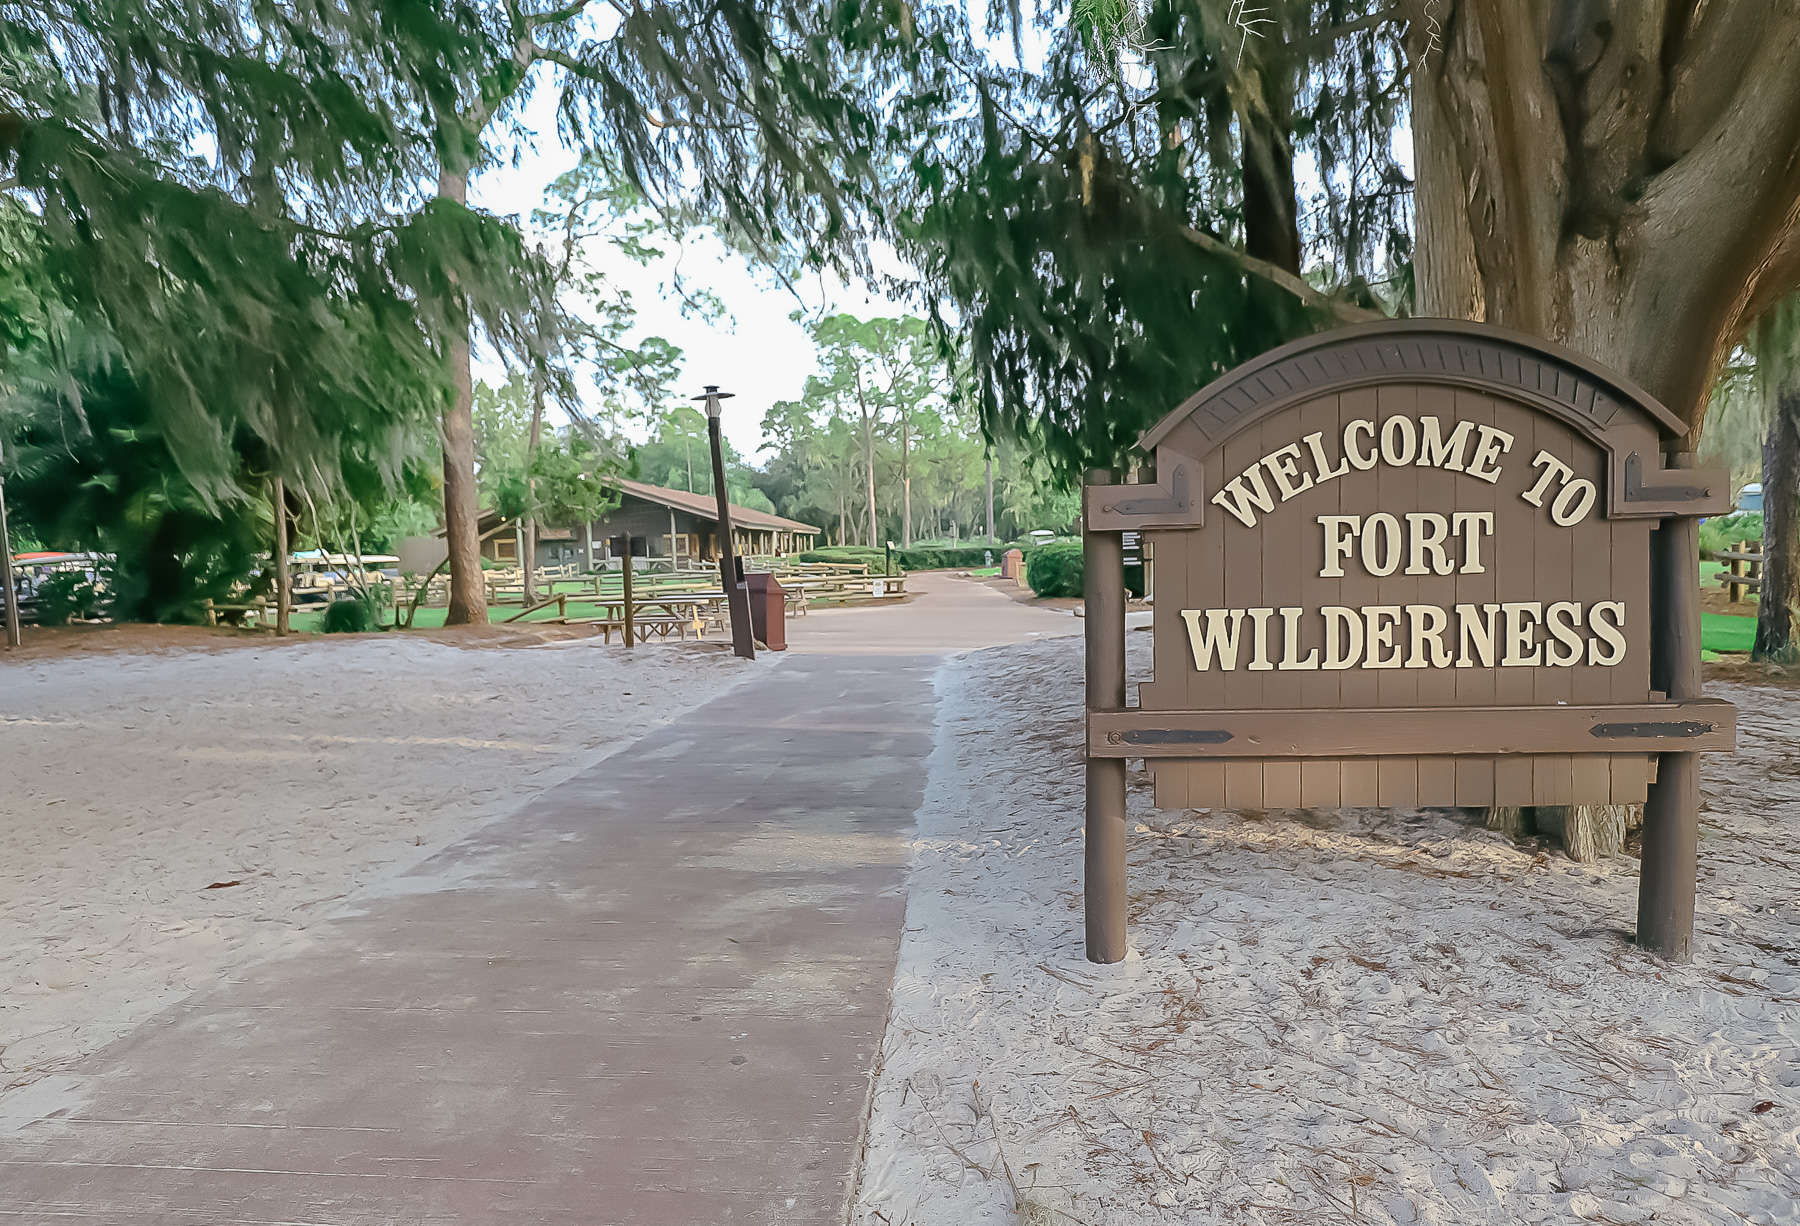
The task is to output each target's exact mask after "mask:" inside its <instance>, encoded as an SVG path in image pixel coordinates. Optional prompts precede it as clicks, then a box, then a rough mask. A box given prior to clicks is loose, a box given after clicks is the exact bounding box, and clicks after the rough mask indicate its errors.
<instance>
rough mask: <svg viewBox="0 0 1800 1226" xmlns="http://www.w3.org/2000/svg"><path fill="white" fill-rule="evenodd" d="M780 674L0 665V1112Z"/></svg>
mask: <svg viewBox="0 0 1800 1226" xmlns="http://www.w3.org/2000/svg"><path fill="white" fill-rule="evenodd" d="M470 641H472V642H494V641H500V642H507V641H517V638H516V637H515V638H514V639H511V640H509V639H507V638H504V637H501V636H498V635H497V634H489V635H486V636H480V637H477V638H475V639H471V640H470ZM526 641H529V639H527V640H526ZM96 642H97V643H105V644H111V643H112V642H113V640H111V639H102V640H96ZM774 661H775V657H771V656H767V655H765V656H764V657H762V659H761V660H759V661H758V662H757V663H756V664H751V665H745V664H743V663H741V662H739V661H737V660H736V659H734V658H733V657H732V656H731V655H730V654H729V652H728V651H727V650H725V649H722V648H720V647H718V646H716V645H709V646H698V645H694V644H683V645H674V644H670V645H656V646H649V647H642V648H639V649H637V650H636V651H633V652H631V653H626V652H625V651H623V650H622V649H621V648H620V647H619V646H618V645H617V644H614V645H613V646H611V647H607V646H604V645H602V644H601V643H600V641H599V640H598V639H576V640H573V641H564V642H553V643H547V644H544V645H541V646H531V647H518V646H479V647H466V646H453V645H450V644H448V643H446V642H442V641H431V640H428V639H422V638H415V637H412V636H407V637H404V638H402V637H399V636H391V635H390V636H376V637H360V638H355V639H340V640H333V639H323V640H317V639H315V640H312V641H309V642H300V643H292V644H282V645H276V644H273V643H267V644H266V645H252V646H241V645H240V646H235V647H233V648H232V649H231V650H176V651H163V652H144V651H130V650H118V649H116V648H115V649H107V650H100V651H78V652H75V653H73V654H70V653H66V652H63V653H51V654H43V653H40V654H38V655H36V656H35V657H34V656H28V657H27V658H26V659H24V660H23V661H18V662H7V663H0V1093H3V1092H4V1091H5V1090H7V1089H11V1088H16V1087H18V1086H20V1085H23V1084H25V1083H27V1082H30V1081H33V1080H35V1079H37V1078H38V1077H40V1076H43V1075H44V1074H46V1073H48V1072H51V1071H54V1070H55V1069H57V1068H59V1067H61V1066H63V1065H65V1064H67V1063H68V1062H69V1061H71V1060H73V1059H74V1058H76V1057H79V1056H80V1055H82V1054H83V1053H85V1052H88V1051H92V1050H94V1049H95V1048H97V1047H99V1046H101V1045H103V1044H105V1043H106V1042H108V1041H110V1040H111V1039H113V1038H114V1037H116V1036H118V1035H119V1034H121V1033H123V1032H124V1031H126V1030H128V1029H130V1028H131V1027H132V1026H133V1025H135V1024H136V1023H137V1022H139V1021H141V1020H142V1019H143V1018H145V1017H147V1016H149V1015H150V1014H152V1013H154V1012H156V1011H157V1010H158V1009H159V1008H161V1007H162V1006H163V1005H165V1004H167V1003H168V1002H169V1001H171V1000H173V999H175V998H177V997H179V996H181V995H183V994H185V993H186V992H187V991H188V990H189V989H190V988H191V987H193V986H195V985H196V984H199V983H202V982H205V981H207V980H209V979H212V978H215V977H216V976H218V975H219V974H220V973H221V972H222V971H224V970H225V969H227V968H229V967H230V966H232V965H234V964H238V963H241V962H242V961H243V960H245V959H247V958H250V957H254V956H256V955H258V954H261V953H267V952H270V951H272V950H273V949H276V948H279V947H284V946H287V945H289V944H291V943H294V942H300V941H304V940H306V939H307V929H308V926H309V925H310V924H311V923H312V922H313V921H314V920H316V919H318V918H319V917H321V916H323V915H325V914H326V913H328V912H329V911H330V910H331V909H332V908H333V907H334V906H336V905H338V903H339V902H340V900H342V899H343V898H345V897H346V896H347V895H349V894H351V893H352V892H354V891H356V890H357V889H359V888H361V887H363V886H365V885H368V884H369V883H371V882H373V881H375V880H377V879H379V878H381V877H382V876H383V875H391V874H394V873H396V872H399V871H401V870H403V869H405V868H406V867H408V866H410V865H411V864H413V863H416V862H417V861H419V860H421V859H423V858H424V857H425V856H426V855H428V854H430V853H431V852H432V851H433V850H435V849H436V848H438V847H440V846H442V845H443V844H445V843H447V842H449V841H452V840H453V839H455V838H457V837H460V836H461V835H463V834H465V833H467V832H468V831H470V830H471V829H473V828H474V827H476V826H477V825H479V824H480V823H482V822H484V821H487V820H489V819H492V818H495V817H498V816H501V815H504V814H505V813H508V812H511V811H512V810H514V809H516V808H517V807H519V806H520V805H522V804H523V803H525V802H526V801H528V800H529V799H530V798H531V797H532V796H533V795H535V794H537V793H538V792H540V791H542V790H543V789H545V788H546V787H549V786H550V785H552V784H554V783H556V782H558V781H560V780H562V779H564V778H567V777H568V776H569V775H571V774H574V773H575V772H576V771H578V770H581V769H582V768H584V767H586V766H588V765H590V764H591V763H593V762H594V761H596V760H597V759H599V758H601V757H604V756H606V755H607V754H609V753H611V752H614V751H616V750H618V749H620V748H622V747H624V746H625V745H628V744H630V743H631V742H632V741H633V740H635V739H637V738H638V737H639V736H641V735H642V734H643V733H644V732H646V731H648V730H649V729H651V728H653V727H656V726H658V725H659V724H661V723H663V722H666V721H667V720H669V719H671V718H673V717H675V716H677V715H679V714H680V713H681V712H683V711H686V710H688V709H690V708H692V707H694V706H696V705H698V704H700V703H701V702H703V701H705V700H707V699H709V698H711V697H713V696H714V695H716V694H718V693H719V692H720V691H721V690H722V689H724V688H726V687H728V686H730V685H732V684H735V683H737V682H739V681H742V680H745V679H747V678H748V677H749V676H751V675H752V670H754V669H758V668H765V667H770V666H772V665H773V663H774Z"/></svg>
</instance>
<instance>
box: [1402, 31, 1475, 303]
mask: <svg viewBox="0 0 1800 1226" xmlns="http://www.w3.org/2000/svg"><path fill="white" fill-rule="evenodd" d="M1424 49H1425V48H1424V47H1423V46H1422V47H1421V48H1420V51H1421V52H1422V51H1423V50H1424ZM1443 67H1444V57H1443V55H1442V54H1439V53H1435V52H1434V53H1433V54H1432V55H1430V56H1429V57H1426V56H1423V55H1421V54H1418V53H1415V57H1414V66H1413V87H1412V115H1413V124H1412V132H1413V165H1414V168H1415V173H1416V180H1415V185H1414V190H1413V211H1414V222H1413V225H1414V247H1413V305H1414V308H1415V310H1416V311H1417V313H1418V314H1419V315H1422V316H1429V317H1432V318H1438V319H1471V320H1481V319H1484V318H1486V311H1487V304H1486V303H1485V302H1483V301H1482V297H1481V273H1480V269H1478V268H1477V267H1476V264H1475V237H1474V235H1473V234H1471V233H1470V231H1469V213H1468V205H1467V200H1466V190H1465V187H1464V185H1465V184H1466V183H1467V182H1468V176H1467V174H1466V173H1465V172H1464V170H1463V166H1462V160H1461V156H1460V152H1459V150H1458V149H1457V146H1456V140H1455V138H1454V135H1453V134H1452V133H1451V132H1450V130H1449V127H1448V123H1449V120H1448V117H1447V116H1445V115H1444V114H1442V113H1441V108H1442V105H1443V104H1442V102H1441V101H1440V91H1441V90H1442V88H1443V86H1442V83H1441V82H1435V81H1433V80H1432V79H1431V78H1432V76H1433V74H1436V73H1440V72H1442V71H1443Z"/></svg>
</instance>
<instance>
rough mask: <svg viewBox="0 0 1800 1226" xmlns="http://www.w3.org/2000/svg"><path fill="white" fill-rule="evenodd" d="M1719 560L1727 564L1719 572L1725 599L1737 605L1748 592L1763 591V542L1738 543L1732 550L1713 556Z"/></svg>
mask: <svg viewBox="0 0 1800 1226" xmlns="http://www.w3.org/2000/svg"><path fill="white" fill-rule="evenodd" d="M1713 557H1714V558H1716V559H1717V560H1719V561H1721V562H1724V563H1726V568H1725V569H1724V570H1722V571H1720V572H1719V583H1720V585H1721V586H1722V587H1724V589H1725V599H1726V600H1727V601H1728V602H1729V603H1731V604H1737V603H1738V602H1739V601H1741V600H1743V599H1744V593H1745V592H1746V591H1751V592H1760V591H1761V590H1762V568H1763V548H1762V542H1761V541H1737V542H1735V544H1734V545H1733V547H1732V548H1730V549H1728V550H1725V551H1724V552H1722V553H1716V554H1714V555H1713Z"/></svg>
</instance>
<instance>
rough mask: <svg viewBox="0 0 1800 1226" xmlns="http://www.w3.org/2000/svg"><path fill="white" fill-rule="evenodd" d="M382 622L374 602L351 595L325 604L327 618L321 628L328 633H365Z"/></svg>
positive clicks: (376, 627)
mask: <svg viewBox="0 0 1800 1226" xmlns="http://www.w3.org/2000/svg"><path fill="white" fill-rule="evenodd" d="M380 624H381V623H380V618H379V616H378V614H377V613H376V612H375V606H374V605H373V604H372V603H370V602H369V601H367V600H363V599H361V598H360V597H356V596H350V597H346V598H344V599H342V600H334V601H332V602H331V603H330V604H328V605H326V606H325V618H324V620H323V622H321V623H320V628H321V629H323V630H324V631H325V633H326V634H363V633H366V632H368V631H370V630H375V629H379V628H380Z"/></svg>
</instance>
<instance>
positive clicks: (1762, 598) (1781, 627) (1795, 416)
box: [1750, 354, 1800, 664]
mask: <svg viewBox="0 0 1800 1226" xmlns="http://www.w3.org/2000/svg"><path fill="white" fill-rule="evenodd" d="M1767 360H1769V358H1768V357H1765V356H1764V355H1760V354H1759V355H1758V361H1759V362H1762V361H1767ZM1781 373H1786V372H1781ZM1766 386H1767V387H1768V395H1769V396H1770V398H1771V400H1772V401H1773V403H1772V404H1771V405H1770V406H1769V430H1768V436H1767V438H1766V439H1765V440H1764V442H1763V564H1762V587H1761V588H1760V589H1758V592H1757V601H1756V641H1755V643H1754V644H1753V645H1752V646H1751V648H1750V658H1751V659H1752V660H1768V661H1771V662H1773V663H1776V664H1792V663H1794V661H1795V659H1796V654H1797V653H1796V652H1795V648H1794V609H1795V607H1796V606H1800V570H1796V569H1795V563H1796V562H1800V558H1797V557H1796V552H1797V550H1800V378H1786V379H1783V378H1779V377H1777V378H1770V379H1768V380H1767V384H1766Z"/></svg>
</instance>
